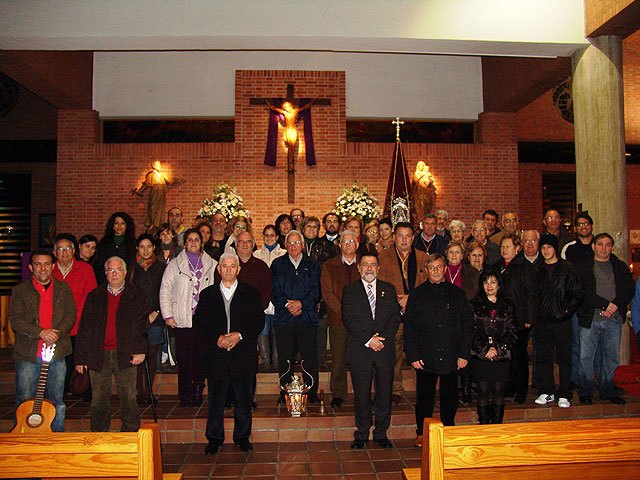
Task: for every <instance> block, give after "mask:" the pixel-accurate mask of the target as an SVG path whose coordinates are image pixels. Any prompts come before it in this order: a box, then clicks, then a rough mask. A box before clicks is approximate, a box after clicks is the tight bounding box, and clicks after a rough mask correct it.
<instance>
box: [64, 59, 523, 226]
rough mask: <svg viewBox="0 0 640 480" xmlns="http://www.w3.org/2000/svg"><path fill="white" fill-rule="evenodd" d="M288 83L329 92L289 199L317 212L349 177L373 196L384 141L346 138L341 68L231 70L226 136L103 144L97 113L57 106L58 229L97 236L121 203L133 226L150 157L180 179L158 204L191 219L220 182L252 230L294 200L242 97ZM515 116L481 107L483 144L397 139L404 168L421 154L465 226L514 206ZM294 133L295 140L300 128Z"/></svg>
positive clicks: (442, 201)
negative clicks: (312, 154) (232, 119)
mask: <svg viewBox="0 0 640 480" xmlns="http://www.w3.org/2000/svg"><path fill="white" fill-rule="evenodd" d="M289 83H293V84H294V85H295V95H296V97H311V98H313V97H317V96H321V97H323V98H329V99H331V105H330V106H320V105H318V106H314V107H313V111H312V117H313V132H314V139H315V147H316V157H317V165H316V166H314V167H308V166H307V165H306V164H305V162H304V154H303V153H304V151H303V150H302V149H301V152H300V155H299V157H298V161H297V167H296V168H297V172H296V202H295V206H299V207H301V208H302V209H304V210H305V212H306V213H307V215H311V214H315V215H319V216H321V215H323V214H324V213H325V212H327V211H329V210H331V209H332V207H333V204H334V202H335V199H336V197H337V196H339V195H340V194H341V193H342V188H343V187H344V186H346V185H349V184H351V182H353V181H354V180H358V181H359V182H360V183H361V184H362V185H365V186H367V187H369V189H370V191H371V193H372V194H373V195H374V196H376V197H377V198H378V200H379V201H380V202H381V203H382V202H383V201H384V197H385V194H386V186H387V182H388V178H389V177H388V176H389V171H390V167H391V159H392V155H393V144H355V143H346V133H345V132H346V103H345V75H344V72H309V71H238V72H237V73H236V113H237V115H236V143H235V144H212V143H197V144H120V145H114V144H109V145H105V144H101V143H97V142H96V139H97V136H98V123H97V120H98V114H97V112H93V111H82V110H73V111H69V110H67V111H62V112H60V116H59V122H58V123H59V132H58V134H59V136H58V138H59V145H58V186H59V188H58V198H57V211H58V228H59V230H60V231H62V230H68V231H71V232H74V233H76V234H78V235H80V234H83V233H89V232H90V233H94V234H98V235H101V233H102V230H103V228H104V223H105V222H106V219H107V217H108V216H109V215H110V214H111V213H112V212H114V211H116V210H125V211H127V212H129V213H130V214H132V216H133V217H134V219H135V220H136V223H137V225H139V227H138V229H137V231H138V232H140V231H141V225H142V220H143V219H144V212H145V202H146V198H142V199H141V198H138V197H136V196H132V195H131V194H130V190H131V189H132V188H135V187H136V186H137V185H139V183H140V182H141V181H142V180H143V178H144V174H145V172H147V171H148V170H149V166H150V164H151V162H152V161H154V160H160V161H161V162H163V164H164V165H165V166H166V167H167V168H168V169H169V170H170V172H171V174H172V175H174V176H176V177H178V178H179V180H180V182H179V184H178V185H176V186H173V187H170V189H169V192H168V199H167V202H168V205H169V206H173V205H178V206H181V207H182V208H183V210H184V213H185V216H186V218H187V219H189V220H190V219H193V218H194V217H195V215H196V212H197V210H198V208H199V207H200V205H201V203H202V200H203V199H204V198H205V197H206V196H208V195H210V193H211V191H212V189H213V187H214V185H215V184H216V183H218V182H221V181H226V182H229V183H231V184H232V185H236V186H237V191H238V193H239V194H240V195H241V196H242V197H243V198H244V201H245V206H246V207H247V208H249V209H250V210H251V211H252V214H253V218H254V228H255V229H256V230H261V229H262V227H263V226H264V225H265V224H266V223H268V222H272V221H273V220H274V219H275V217H276V216H277V215H278V214H279V213H282V212H288V211H289V210H290V209H291V208H292V207H293V206H294V205H292V204H289V203H288V202H287V173H286V158H285V152H284V148H281V149H280V150H279V152H278V164H277V166H276V167H275V168H274V167H268V166H265V165H263V161H264V151H265V145H266V137H267V135H266V134H267V122H268V109H267V107H266V106H250V105H249V99H250V98H253V97H284V96H285V95H286V89H287V84H289ZM515 120H516V117H515V115H514V114H483V115H482V116H481V118H480V120H479V124H478V131H479V136H480V138H481V139H482V143H479V144H476V145H447V144H438V145H436V144H404V154H405V158H406V161H407V164H408V165H407V166H408V169H409V170H410V171H413V170H414V169H415V165H416V163H417V162H418V161H420V160H424V161H426V162H427V164H428V165H429V166H430V167H431V170H432V172H433V175H434V177H435V181H436V185H437V187H438V201H437V207H438V208H439V207H442V208H447V209H448V210H450V212H451V214H452V215H453V216H455V217H456V218H460V219H462V220H463V221H464V222H466V223H468V224H469V223H470V222H471V221H472V220H474V219H475V218H477V217H478V216H479V214H480V212H481V211H482V210H483V209H484V208H487V207H492V208H495V209H496V210H498V211H504V210H505V209H517V208H518V207H519V205H518V204H519V197H518V190H517V189H518V165H517V144H516V127H515ZM389 121H391V119H389ZM389 128H390V129H391V128H393V126H392V125H391V124H390V125H389ZM299 132H300V137H301V138H302V137H303V135H302V127H301V126H300V128H299ZM488 175H489V177H488Z"/></svg>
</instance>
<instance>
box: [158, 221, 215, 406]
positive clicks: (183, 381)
mask: <svg viewBox="0 0 640 480" xmlns="http://www.w3.org/2000/svg"><path fill="white" fill-rule="evenodd" d="M217 264H218V263H217V262H216V261H215V260H214V259H213V258H211V257H210V256H209V255H207V253H205V252H204V250H203V248H202V234H201V233H200V232H199V231H198V230H196V229H193V228H190V229H189V230H187V231H185V232H184V250H183V251H182V252H180V254H179V255H178V256H177V257H176V258H175V260H174V261H172V262H169V265H167V268H166V270H165V272H164V275H163V277H162V284H161V286H160V310H161V311H162V317H163V318H164V321H165V324H166V326H167V327H168V328H171V329H173V331H174V332H175V338H176V357H177V361H178V395H179V397H180V406H181V407H199V406H200V405H202V391H203V390H204V378H205V373H204V369H203V368H202V363H201V353H202V348H201V345H200V343H199V340H198V336H197V335H195V333H194V331H193V328H192V316H193V313H194V312H195V310H196V307H197V306H198V300H199V298H200V292H202V290H204V289H205V288H207V287H208V286H209V285H213V283H214V273H215V268H216V265H217Z"/></svg>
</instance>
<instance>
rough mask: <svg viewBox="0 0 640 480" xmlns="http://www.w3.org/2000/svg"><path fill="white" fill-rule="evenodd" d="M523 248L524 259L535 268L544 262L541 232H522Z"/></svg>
mask: <svg viewBox="0 0 640 480" xmlns="http://www.w3.org/2000/svg"><path fill="white" fill-rule="evenodd" d="M522 247H523V250H522V251H523V254H524V258H525V259H526V260H527V261H528V262H529V263H531V264H533V266H537V265H539V264H541V263H542V262H543V260H544V259H543V258H542V255H540V232H538V231H537V230H525V231H524V232H522Z"/></svg>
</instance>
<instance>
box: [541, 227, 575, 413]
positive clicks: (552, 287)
mask: <svg viewBox="0 0 640 480" xmlns="http://www.w3.org/2000/svg"><path fill="white" fill-rule="evenodd" d="M540 252H541V253H542V257H543V258H544V262H543V263H541V264H539V265H538V266H537V267H536V271H537V273H538V281H539V285H540V306H539V308H538V318H537V320H536V330H535V352H536V355H535V357H534V359H535V366H536V370H537V372H538V373H539V375H540V379H541V384H540V395H539V396H538V398H536V400H535V403H537V404H538V405H546V404H547V403H549V402H553V401H554V400H556V399H557V401H558V406H559V407H560V408H568V407H570V406H571V403H570V402H569V401H570V400H571V345H572V337H573V332H572V326H571V317H572V316H573V314H574V313H575V312H576V310H577V308H578V305H580V303H581V302H582V297H583V296H584V289H583V288H582V282H581V281H580V277H578V274H577V273H576V272H575V270H574V268H573V265H571V264H570V263H569V262H567V261H566V260H562V259H561V258H558V238H557V237H556V236H555V235H551V234H549V233H545V234H544V235H542V238H541V239H540ZM554 357H555V358H556V359H557V360H556V361H557V362H558V370H559V372H560V376H559V380H560V382H559V386H558V389H557V390H556V388H555V380H554V378H553V359H554Z"/></svg>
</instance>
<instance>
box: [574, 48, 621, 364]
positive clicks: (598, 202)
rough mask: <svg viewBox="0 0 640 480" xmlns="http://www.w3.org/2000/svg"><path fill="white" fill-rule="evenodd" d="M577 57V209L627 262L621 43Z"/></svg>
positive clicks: (575, 92) (575, 115) (591, 50)
mask: <svg viewBox="0 0 640 480" xmlns="http://www.w3.org/2000/svg"><path fill="white" fill-rule="evenodd" d="M588 40H589V42H590V43H591V45H589V46H588V47H586V48H584V49H582V50H579V51H577V52H575V53H574V54H573V57H572V69H573V83H572V94H573V115H574V131H575V144H576V195H577V202H578V205H580V204H582V209H583V210H589V214H590V215H591V216H592V217H593V222H594V233H600V232H608V233H610V234H611V236H612V237H613V238H614V239H615V247H614V251H615V254H616V255H617V256H618V258H620V259H621V260H622V261H625V262H626V261H627V260H628V256H629V255H628V250H629V226H628V223H627V177H626V163H625V155H624V153H625V142H624V103H623V83H622V42H621V39H620V37H615V36H603V37H595V38H589V39H588ZM620 360H621V363H622V364H628V363H629V329H628V327H625V328H623V336H622V347H621V356H620Z"/></svg>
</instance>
